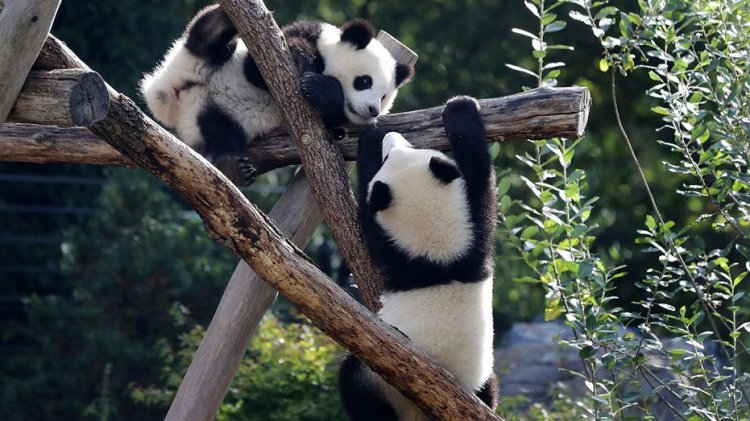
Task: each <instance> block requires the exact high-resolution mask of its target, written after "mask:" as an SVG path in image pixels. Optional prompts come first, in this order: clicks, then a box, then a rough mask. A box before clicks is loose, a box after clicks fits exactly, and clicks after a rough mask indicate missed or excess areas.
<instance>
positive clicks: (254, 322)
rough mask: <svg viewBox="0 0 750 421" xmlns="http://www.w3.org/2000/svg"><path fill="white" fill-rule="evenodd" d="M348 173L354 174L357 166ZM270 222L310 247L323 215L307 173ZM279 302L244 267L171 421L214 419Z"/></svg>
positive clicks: (187, 376)
mask: <svg viewBox="0 0 750 421" xmlns="http://www.w3.org/2000/svg"><path fill="white" fill-rule="evenodd" d="M348 167H349V169H351V168H352V167H353V165H352V164H349V165H348ZM268 216H269V217H270V218H271V219H273V220H274V222H275V223H276V226H277V227H278V228H279V229H280V230H281V232H283V233H284V235H286V236H287V238H289V239H290V240H291V241H292V242H293V243H294V244H295V245H297V246H298V247H300V248H304V247H305V245H306V244H307V242H308V241H309V240H310V237H312V235H313V233H314V232H315V228H316V227H317V226H318V224H320V221H321V219H322V215H321V214H320V209H319V208H318V205H317V203H316V202H315V197H314V196H313V194H312V191H311V190H310V185H309V184H308V182H307V177H305V173H304V170H300V171H299V172H298V173H297V175H296V176H295V177H294V180H293V181H292V183H291V184H290V185H289V187H288V188H287V189H286V191H285V192H284V194H283V195H282V196H281V198H280V199H279V200H278V201H277V202H276V204H275V205H274V207H273V209H271V212H270V213H269V214H268ZM275 299H276V290H275V289H273V288H272V287H271V286H270V285H268V284H267V283H265V282H263V281H262V280H261V279H260V278H259V277H258V275H256V274H255V272H253V271H252V269H250V267H249V266H248V265H247V263H245V262H244V261H240V263H239V264H238V265H237V268H236V269H235V271H234V274H232V278H231V279H230V280H229V284H228V285H227V288H226V290H224V295H223V296H222V297H221V302H220V303H219V307H218V308H217V309H216V313H215V314H214V317H213V319H212V320H211V324H210V325H209V326H208V330H207V331H206V335H205V336H204V337H203V340H202V341H201V344H200V346H199V347H198V351H197V352H196V353H195V356H194V357H193V361H192V362H191V363H190V367H189V368H188V371H187V373H186V374H185V377H184V378H183V380H182V383H181V384H180V388H179V389H178V390H177V395H176V396H175V398H174V401H172V405H171V406H170V407H169V412H168V413H167V416H166V418H165V419H166V420H175V421H176V420H186V419H191V420H197V421H200V420H206V421H208V420H211V419H213V417H214V416H215V415H216V411H218V409H219V406H221V402H222V401H223V400H224V395H225V394H226V392H227V390H228V388H229V384H230V383H231V381H232V378H234V375H235V373H236V372H237V369H238V367H239V365H240V363H241V361H242V356H243V355H244V354H245V350H246V349H247V345H248V343H249V342H250V338H252V336H253V334H254V332H255V330H256V328H257V326H258V324H259V323H260V321H261V319H262V317H263V315H264V314H265V313H266V310H268V308H269V307H270V306H271V304H272V303H273V301H274V300H275Z"/></svg>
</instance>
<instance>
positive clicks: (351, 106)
mask: <svg viewBox="0 0 750 421" xmlns="http://www.w3.org/2000/svg"><path fill="white" fill-rule="evenodd" d="M283 32H284V36H285V38H286V40H287V44H288V45H289V48H290V51H291V52H292V56H293V58H294V61H295V64H296V66H297V67H298V69H299V70H300V73H301V74H302V77H301V80H300V82H299V83H300V89H301V90H302V93H303V95H304V97H305V98H306V99H307V101H308V102H310V103H311V104H312V105H313V106H315V107H316V108H317V109H318V110H319V112H320V114H321V117H323V120H324V122H325V123H326V125H327V126H328V127H333V126H335V125H338V124H341V123H343V122H346V121H349V122H352V123H354V124H361V125H366V124H371V123H373V122H374V121H375V119H376V118H377V117H378V116H380V115H383V114H386V113H388V111H390V108H391V106H392V104H393V100H394V99H395V97H396V94H397V92H398V88H399V87H401V86H402V85H403V84H404V83H406V82H407V81H409V80H410V79H411V77H412V76H413V74H414V69H413V67H412V66H411V65H408V64H401V63H397V62H396V61H395V59H394V58H393V57H392V56H391V54H390V53H389V52H388V51H387V50H386V49H385V47H383V45H382V44H380V42H378V41H377V40H376V39H373V29H372V26H371V25H370V24H369V22H367V21H365V20H362V19H355V20H352V21H349V22H347V23H346V24H344V25H343V26H342V27H341V28H337V27H335V26H333V25H330V24H327V23H324V22H318V21H298V22H295V23H293V24H291V25H289V26H286V27H285V28H283ZM140 87H141V92H142V94H143V96H144V97H145V99H146V103H147V105H148V108H149V109H150V110H151V112H152V114H153V115H154V117H155V118H156V119H157V120H159V122H161V123H162V124H163V125H165V126H166V127H168V128H171V129H173V130H174V131H175V132H176V134H177V137H178V138H180V140H182V141H183V142H185V143H186V144H188V145H189V146H190V147H192V148H194V149H196V150H197V151H199V152H200V153H202V154H203V155H204V156H206V157H207V158H209V160H211V161H212V162H213V163H214V164H215V165H216V166H217V167H218V168H219V169H220V170H221V171H222V172H224V173H225V174H226V175H227V176H229V178H230V179H232V181H234V182H235V183H237V184H240V185H247V184H250V183H251V182H252V181H253V179H254V177H255V174H256V171H255V169H254V167H253V166H252V163H251V162H250V161H249V160H248V159H247V157H246V156H245V153H244V150H245V147H246V146H247V145H248V144H250V143H251V142H252V141H253V139H255V138H256V137H259V136H263V135H264V134H266V133H268V132H270V131H271V130H273V129H275V128H279V127H281V126H282V125H283V120H282V117H281V114H280V112H279V110H278V108H277V106H276V103H275V102H274V100H273V98H272V97H271V95H270V94H269V92H268V89H267V86H266V83H265V81H264V80H263V77H262V76H261V75H260V72H259V71H258V67H257V65H256V63H255V62H254V61H253V59H252V57H251V56H250V54H249V53H248V51H247V48H246V46H245V45H244V44H243V42H242V40H240V39H239V38H238V36H237V30H236V29H235V28H234V25H233V24H232V22H231V21H230V20H229V17H228V16H227V15H226V13H224V11H223V10H222V9H221V8H220V7H219V6H218V5H214V6H209V7H207V8H205V9H203V10H201V11H200V12H199V13H198V14H197V15H196V17H195V18H194V19H193V20H192V21H191V22H190V24H189V25H188V27H187V29H186V30H185V33H184V34H183V36H181V37H180V38H178V39H177V40H176V41H175V42H174V44H173V45H172V47H171V49H170V50H169V51H168V52H167V54H166V55H165V57H164V59H163V60H162V62H161V63H160V64H159V65H157V67H156V68H155V69H154V70H153V71H152V72H151V73H149V74H147V75H145V76H144V78H143V80H142V81H141V83H140Z"/></svg>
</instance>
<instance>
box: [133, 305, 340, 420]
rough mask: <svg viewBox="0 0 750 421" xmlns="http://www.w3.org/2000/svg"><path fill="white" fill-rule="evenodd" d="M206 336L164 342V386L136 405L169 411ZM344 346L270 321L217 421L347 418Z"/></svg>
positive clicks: (136, 394) (313, 331) (196, 332)
mask: <svg viewBox="0 0 750 421" xmlns="http://www.w3.org/2000/svg"><path fill="white" fill-rule="evenodd" d="M204 334H205V329H204V328H203V327H201V326H195V327H193V328H192V329H191V330H190V331H189V332H186V333H183V334H182V335H181V337H180V350H179V351H178V352H176V353H175V352H174V351H173V350H172V348H171V347H170V346H169V345H168V344H166V343H162V344H161V354H162V359H163V364H164V365H163V368H162V373H161V376H160V382H159V385H156V384H154V385H151V386H148V387H140V388H137V389H135V390H134V391H133V393H132V396H133V398H134V399H135V401H136V402H142V403H144V404H147V405H150V406H156V407H161V408H163V410H166V408H168V407H169V404H170V403H171V402H172V399H173V398H174V395H175V393H176V392H177V388H178V387H179V386H180V382H181V381H182V377H183V376H184V375H185V372H186V371H187V368H188V366H189V365H190V362H191V361H192V358H193V355H194V354H195V350H196V349H198V345H199V344H200V340H201V339H202V338H203V335H204ZM342 355H343V350H342V349H341V347H339V346H338V345H336V343H335V342H333V341H332V340H331V339H329V338H328V337H327V336H325V335H324V334H323V333H321V332H320V331H319V330H318V329H317V328H315V327H313V326H312V325H310V324H309V321H307V322H302V323H281V322H279V321H278V320H277V319H275V318H274V317H266V318H265V319H263V321H262V322H261V324H260V326H259V327H258V332H257V333H256V335H255V336H254V337H253V340H252V342H251V344H250V348H249V350H248V351H247V354H246V355H245V358H244V359H243V360H242V363H241V365H240V368H239V371H238V373H237V376H236V377H235V378H234V380H233V381H232V384H231V385H230V388H229V393H228V394H227V397H226V399H225V400H224V403H223V405H222V406H221V408H220V410H219V413H218V415H217V417H216V418H217V420H220V421H233V420H257V421H282V420H310V421H313V420H331V421H333V420H342V419H344V417H343V412H342V408H341V404H340V402H339V397H338V391H337V387H336V367H337V366H338V363H339V361H340V360H341V357H342Z"/></svg>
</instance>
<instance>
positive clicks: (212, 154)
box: [198, 105, 258, 186]
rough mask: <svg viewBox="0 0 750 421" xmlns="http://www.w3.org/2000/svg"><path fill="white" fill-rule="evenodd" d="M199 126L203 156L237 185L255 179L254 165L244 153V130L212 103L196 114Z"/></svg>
mask: <svg viewBox="0 0 750 421" xmlns="http://www.w3.org/2000/svg"><path fill="white" fill-rule="evenodd" d="M198 127H199V128H200V132H201V136H202V137H203V140H204V142H205V146H204V149H203V155H204V156H205V157H206V158H208V159H209V160H210V161H211V162H212V163H213V164H214V166H216V168H218V169H219V171H221V172H222V173H224V175H226V176H227V177H228V178H229V179H230V180H231V181H232V182H233V183H234V184H236V185H238V186H249V185H250V184H252V183H253V181H255V177H256V175H257V173H258V171H257V170H256V168H255V167H254V166H253V164H252V163H251V162H250V159H249V158H248V157H247V156H245V141H246V135H245V131H244V130H242V127H240V125H239V124H237V122H236V121H234V120H233V119H232V118H231V117H230V116H228V115H227V114H226V113H225V112H223V111H222V110H221V109H219V108H218V107H216V106H215V105H210V106H208V107H207V108H206V109H205V110H203V111H202V112H201V113H200V114H199V115H198Z"/></svg>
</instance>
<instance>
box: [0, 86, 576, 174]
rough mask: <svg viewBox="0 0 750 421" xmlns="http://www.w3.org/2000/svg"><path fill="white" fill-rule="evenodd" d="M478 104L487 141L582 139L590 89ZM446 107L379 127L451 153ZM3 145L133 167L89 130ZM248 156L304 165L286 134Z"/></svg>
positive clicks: (24, 136) (259, 161) (353, 144)
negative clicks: (444, 117) (443, 117)
mask: <svg viewBox="0 0 750 421" xmlns="http://www.w3.org/2000/svg"><path fill="white" fill-rule="evenodd" d="M479 103H480V104H482V109H481V110H480V112H481V113H482V119H483V120H484V122H485V124H486V126H487V138H488V140H490V141H504V140H508V139H548V138H551V137H579V136H580V135H581V134H582V133H583V130H584V128H585V127H586V119H587V116H588V107H589V103H590V98H589V92H588V90H587V89H586V88H578V87H572V88H543V89H536V90H533V91H529V92H525V93H521V94H516V95H511V96H506V97H502V98H490V99H482V100H480V101H479ZM441 109H442V108H441V107H433V108H428V109H424V110H417V111H410V112H407V113H399V114H391V115H387V116H384V117H383V118H382V119H381V120H380V121H379V123H378V126H380V127H386V128H388V129H389V130H392V131H394V132H400V133H402V134H403V135H404V136H405V137H406V138H407V139H408V140H409V142H411V143H412V144H413V145H415V146H416V147H419V148H430V149H439V150H448V149H449V148H450V145H449V143H448V138H447V137H446V136H445V131H444V130H443V126H442V124H443V122H442V120H441V118H440V112H441ZM345 130H346V135H345V137H344V138H343V139H341V140H337V141H335V144H336V146H337V148H338V149H339V151H340V152H341V154H342V155H343V157H344V159H345V160H347V161H353V160H356V158H357V139H358V138H359V135H360V134H361V132H362V128H358V127H346V128H345ZM40 137H41V138H43V139H44V147H43V148H42V147H40V146H41V145H40V144H39V138H40ZM0 144H2V145H3V148H0V161H21V162H76V163H89V164H97V165H128V164H129V162H130V161H128V160H126V159H125V158H124V157H122V156H121V155H120V154H119V152H117V151H115V150H114V149H112V148H111V147H110V146H109V145H108V144H107V143H106V142H104V141H103V140H101V139H100V138H99V137H97V136H95V135H94V134H93V133H91V132H90V131H89V130H87V129H77V128H75V129H68V130H63V129H58V128H53V127H44V126H33V125H23V124H16V125H6V126H4V127H3V128H1V129H0ZM63 151H65V152H64V153H63ZM247 155H248V156H249V157H250V159H251V160H252V161H253V163H254V164H255V165H256V167H258V168H259V169H260V170H261V171H262V172H264V171H269V170H272V169H275V168H279V167H282V166H285V165H294V164H299V163H300V157H299V153H298V152H297V148H296V147H295V146H294V144H293V142H292V140H291V139H290V137H289V134H287V133H286V132H276V133H273V134H270V135H268V136H266V137H263V138H260V139H256V141H255V142H253V144H252V145H250V146H248V148H247ZM118 157H119V158H118ZM129 165H132V164H129Z"/></svg>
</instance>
